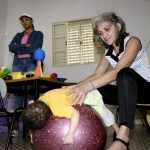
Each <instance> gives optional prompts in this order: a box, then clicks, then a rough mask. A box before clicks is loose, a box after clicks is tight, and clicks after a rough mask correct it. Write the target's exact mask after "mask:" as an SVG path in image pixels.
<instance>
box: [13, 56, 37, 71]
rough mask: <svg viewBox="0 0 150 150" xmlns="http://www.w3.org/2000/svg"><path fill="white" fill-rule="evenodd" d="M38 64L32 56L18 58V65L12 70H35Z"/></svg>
mask: <svg viewBox="0 0 150 150" xmlns="http://www.w3.org/2000/svg"><path fill="white" fill-rule="evenodd" d="M35 70H36V64H35V63H34V62H33V60H32V59H31V58H18V61H17V65H14V66H13V69H12V71H13V72H15V71H21V72H22V73H24V72H28V71H35Z"/></svg>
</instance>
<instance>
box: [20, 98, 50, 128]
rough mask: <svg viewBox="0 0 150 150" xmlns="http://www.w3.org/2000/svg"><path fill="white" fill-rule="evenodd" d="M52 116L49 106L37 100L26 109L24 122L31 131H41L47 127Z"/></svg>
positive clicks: (23, 116) (23, 115)
mask: <svg viewBox="0 0 150 150" xmlns="http://www.w3.org/2000/svg"><path fill="white" fill-rule="evenodd" d="M50 114H51V110H50V108H49V106H48V105H47V104H46V103H44V102H43V101H40V100H37V101H35V102H33V103H32V104H29V105H28V106H27V107H26V108H25V109H24V111H23V113H22V120H23V123H24V124H25V125H26V127H28V128H29V129H32V130H36V129H41V128H43V127H44V126H45V124H46V122H47V120H48V119H49V117H50Z"/></svg>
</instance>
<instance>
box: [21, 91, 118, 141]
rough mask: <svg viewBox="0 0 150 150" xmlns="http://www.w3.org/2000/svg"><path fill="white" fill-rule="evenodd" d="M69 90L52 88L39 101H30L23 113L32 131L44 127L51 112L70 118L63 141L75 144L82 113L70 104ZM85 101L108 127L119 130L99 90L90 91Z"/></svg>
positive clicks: (24, 120)
mask: <svg viewBox="0 0 150 150" xmlns="http://www.w3.org/2000/svg"><path fill="white" fill-rule="evenodd" d="M68 91H69V89H65V88H64V89H63V88H60V89H54V90H50V91H48V92H46V93H45V94H43V95H42V96H40V97H39V99H38V100H37V101H32V102H30V104H29V105H28V106H27V107H26V108H25V109H24V111H23V114H22V119H23V122H24V123H25V124H26V126H27V127H28V128H29V129H31V131H32V130H37V129H41V128H43V127H44V126H45V124H46V122H47V120H48V119H49V117H50V115H51V112H52V114H53V115H54V116H57V117H66V118H69V119H70V126H69V129H68V132H67V134H66V135H65V137H64V139H63V142H64V144H73V143H74V135H75V132H76V129H77V127H78V124H79V118H80V114H79V111H78V110H76V109H75V108H74V107H73V106H72V105H73V104H70V99H71V97H72V96H73V95H69V96H67V95H66V93H67V92H68ZM83 103H84V104H85V105H90V106H91V107H92V108H93V109H94V110H95V111H96V112H97V113H98V114H99V116H100V117H101V119H102V121H103V122H104V124H105V125H106V126H107V127H109V126H112V127H113V129H114V130H115V132H116V133H117V132H118V126H117V124H116V123H115V120H114V115H113V114H112V113H111V112H110V111H109V110H108V109H107V108H106V107H105V105H104V103H103V100H102V97H101V95H100V93H99V92H98V91H97V90H93V91H91V92H89V93H88V94H87V96H86V98H85V100H84V102H83ZM31 133H32V132H31ZM30 137H31V142H33V141H32V134H30Z"/></svg>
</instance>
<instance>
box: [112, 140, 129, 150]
mask: <svg viewBox="0 0 150 150" xmlns="http://www.w3.org/2000/svg"><path fill="white" fill-rule="evenodd" d="M114 141H119V142H121V143H122V144H124V145H125V146H126V147H127V150H129V148H128V147H129V142H125V141H124V140H122V139H119V138H115V139H114Z"/></svg>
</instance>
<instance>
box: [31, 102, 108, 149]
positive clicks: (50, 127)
mask: <svg viewBox="0 0 150 150" xmlns="http://www.w3.org/2000/svg"><path fill="white" fill-rule="evenodd" d="M75 108H76V109H78V110H79V112H80V123H79V126H78V128H77V131H76V133H75V143H74V144H72V145H65V144H63V137H64V135H65V134H66V132H67V131H68V128H69V124H70V120H69V119H66V118H60V117H54V116H51V117H50V119H49V120H48V122H47V123H46V125H45V126H44V127H43V128H42V129H40V130H36V131H34V132H33V147H34V148H35V149H36V150H102V149H104V146H105V143H106V138H107V130H106V128H105V127H104V125H103V123H102V121H101V119H100V118H99V117H98V116H97V115H96V114H95V112H94V111H93V110H92V109H91V108H90V107H88V106H85V105H82V106H75Z"/></svg>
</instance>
